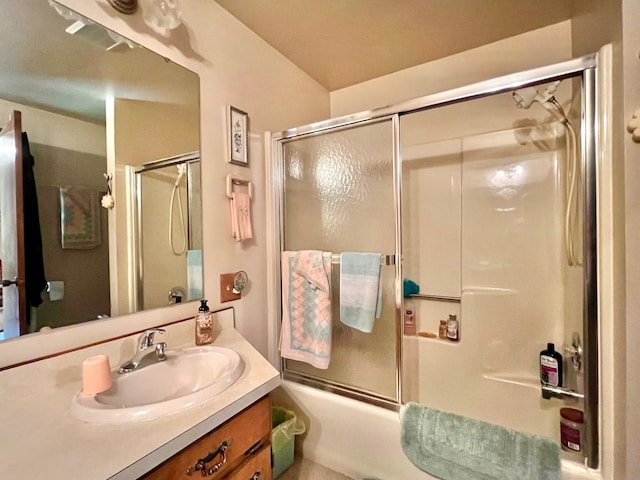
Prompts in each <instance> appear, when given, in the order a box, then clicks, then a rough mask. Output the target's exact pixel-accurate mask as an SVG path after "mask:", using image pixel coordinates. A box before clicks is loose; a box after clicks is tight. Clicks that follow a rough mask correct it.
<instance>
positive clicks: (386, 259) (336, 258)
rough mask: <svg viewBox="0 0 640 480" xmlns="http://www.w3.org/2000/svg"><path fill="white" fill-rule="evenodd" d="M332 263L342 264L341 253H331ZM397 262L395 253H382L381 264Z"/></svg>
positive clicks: (386, 264) (388, 264) (387, 264)
mask: <svg viewBox="0 0 640 480" xmlns="http://www.w3.org/2000/svg"><path fill="white" fill-rule="evenodd" d="M331 263H332V264H334V265H340V254H339V253H334V254H332V255H331ZM395 264H396V256H395V255H380V265H385V266H390V265H395Z"/></svg>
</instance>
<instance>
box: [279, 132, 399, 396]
mask: <svg viewBox="0 0 640 480" xmlns="http://www.w3.org/2000/svg"><path fill="white" fill-rule="evenodd" d="M284 158H285V182H284V204H285V208H284V249H285V250H322V251H325V252H333V253H337V254H339V253H342V252H379V253H381V254H383V255H385V254H393V253H394V252H395V216H394V196H393V195H394V194H393V162H392V159H393V157H392V131H391V122H390V121H384V122H378V123H373V124H367V125H364V126H358V127H354V128H349V129H343V130H340V131H335V132H330V133H324V134H320V135H316V136H310V137H305V138H301V139H297V140H294V141H291V142H288V143H286V144H285V146H284ZM339 268H340V266H339V265H337V264H334V265H333V270H332V285H333V288H332V292H333V295H332V307H333V347H332V352H331V362H330V365H329V369H327V370H319V369H316V368H314V367H312V366H310V365H307V364H305V363H301V362H295V361H290V360H287V362H286V368H287V370H289V371H294V372H299V373H304V374H307V375H312V376H315V377H320V378H322V379H326V380H329V381H332V382H336V383H339V384H342V385H347V386H351V387H355V388H358V389H361V390H365V391H369V392H373V393H375V394H377V395H380V396H384V397H388V398H392V399H393V398H395V397H396V393H395V390H396V387H395V385H396V323H395V322H396V312H395V297H394V295H395V294H394V269H393V267H388V266H383V267H382V269H381V279H382V284H383V295H382V298H383V308H382V317H381V318H379V319H377V320H376V321H375V325H374V328H373V331H372V332H371V333H362V332H360V331H358V330H354V329H352V328H349V327H347V326H345V325H343V324H342V323H341V322H340V319H339V283H340V277H339Z"/></svg>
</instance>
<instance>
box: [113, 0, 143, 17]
mask: <svg viewBox="0 0 640 480" xmlns="http://www.w3.org/2000/svg"><path fill="white" fill-rule="evenodd" d="M107 2H109V5H111V6H112V7H113V8H115V9H116V10H118V11H119V12H120V13H126V14H131V13H133V12H135V11H136V10H137V9H138V0H107Z"/></svg>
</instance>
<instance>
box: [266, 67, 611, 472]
mask: <svg viewBox="0 0 640 480" xmlns="http://www.w3.org/2000/svg"><path fill="white" fill-rule="evenodd" d="M597 68H598V56H597V55H596V54H592V55H587V56H584V57H581V58H577V59H574V60H570V61H567V62H563V63H559V64H555V65H549V66H545V67H541V68H536V69H532V70H527V71H523V72H518V73H514V74H511V75H506V76H502V77H497V78H494V79H491V80H487V81H483V82H478V83H474V84H471V85H467V86H463V87H459V88H455V89H451V90H447V91H443V92H439V93H435V94H431V95H426V96H423V97H419V98H417V99H413V100H410V101H407V102H403V103H400V104H397V105H393V106H389V107H384V108H380V109H375V110H369V111H365V112H361V113H357V114H353V115H347V116H343V117H339V118H333V119H329V120H326V121H323V122H317V123H313V124H310V125H306V126H302V127H297V128H292V129H289V130H285V131H282V132H278V133H273V134H272V135H271V138H270V140H271V141H270V143H269V145H268V147H267V154H269V152H270V153H271V155H270V157H271V159H272V162H269V163H268V164H267V185H268V189H269V191H268V196H267V208H268V209H269V211H270V212H271V213H272V215H273V218H275V219H276V223H277V225H274V226H272V227H270V229H269V232H268V233H269V238H268V245H267V248H268V254H269V257H268V269H269V272H268V274H269V280H270V281H269V282H268V298H269V302H270V305H269V320H270V322H269V323H270V328H271V329H272V330H271V331H270V348H271V349H272V350H271V361H272V363H274V365H277V364H278V363H279V364H280V368H281V371H282V372H283V377H284V378H285V379H290V380H293V381H296V382H299V383H304V384H307V385H312V386H314V387H316V388H321V389H323V390H327V391H330V392H334V393H337V394H340V395H344V396H348V397H351V398H356V399H359V400H362V401H364V402H367V403H370V404H373V405H378V406H383V407H385V408H390V409H394V410H398V409H399V408H400V405H401V404H402V371H401V365H402V348H403V347H402V322H401V306H402V295H401V292H402V278H401V262H397V264H396V278H395V287H396V319H397V322H396V331H397V335H396V342H397V345H396V351H397V359H396V399H387V398H380V397H379V396H377V395H376V394H375V393H374V394H372V393H371V392H364V391H358V390H356V389H354V388H352V387H350V386H348V385H341V384H336V383H335V382H327V381H324V380H323V379H321V378H314V377H309V376H305V375H301V374H298V373H290V372H287V371H285V368H284V362H283V361H278V358H277V339H278V338H279V335H280V320H281V316H280V315H281V309H282V305H281V295H280V281H281V278H280V271H279V258H280V253H281V252H282V250H283V244H282V242H283V238H284V235H283V234H284V230H283V228H284V225H283V214H284V212H283V181H282V180H283V178H284V159H283V154H282V152H283V145H284V144H285V143H286V142H288V141H290V140H293V139H296V138H300V137H303V136H307V135H318V134H321V133H324V132H329V131H333V130H335V129H340V128H347V127H352V126H356V125H359V124H364V123H366V122H372V121H376V120H380V119H383V118H391V119H392V123H393V128H394V136H393V143H394V144H393V155H394V159H393V164H394V167H393V168H394V190H395V195H396V198H395V208H396V225H395V236H396V258H402V255H401V246H402V231H401V218H402V216H401V213H402V205H401V200H400V199H401V195H400V193H401V191H402V181H401V180H402V178H401V177H402V176H401V173H400V172H401V161H402V158H401V151H400V144H399V119H400V117H401V116H402V115H405V114H409V113H414V112H419V111H423V110H429V109H434V108H438V107H442V106H446V105H452V104H456V103H461V102H465V101H467V100H473V99H478V98H483V97H487V96H491V95H495V94H498V93H504V92H507V91H513V90H516V89H518V88H523V87H528V86H535V85H538V84H543V83H547V82H551V81H556V80H563V79H568V78H580V79H581V80H582V93H581V104H582V109H581V110H582V111H581V114H582V118H581V120H582V123H581V127H582V128H581V134H580V162H581V166H582V169H583V172H584V182H583V185H582V189H583V190H582V194H583V199H584V202H583V212H582V213H583V219H584V221H583V231H582V237H583V246H584V247H583V268H584V274H583V299H584V300H583V301H584V305H583V335H584V407H585V416H586V418H587V419H588V420H587V422H586V432H585V436H586V442H585V443H586V445H587V450H586V457H587V460H586V461H587V466H588V467H590V468H598V466H599V464H600V453H599V452H600V436H599V432H600V421H599V403H600V401H599V358H600V352H599V345H600V326H599V297H598V265H599V261H598V238H597V220H598V219H597V164H596V162H597V151H598V145H597V141H598V140H597V135H596V132H597V126H598V118H599V117H598V112H597V103H596V76H597ZM268 140H269V139H267V141H268Z"/></svg>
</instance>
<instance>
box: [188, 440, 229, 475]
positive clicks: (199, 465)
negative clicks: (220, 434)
mask: <svg viewBox="0 0 640 480" xmlns="http://www.w3.org/2000/svg"><path fill="white" fill-rule="evenodd" d="M229 445H231V440H225V441H224V442H222V443H221V444H220V446H219V447H218V448H217V449H216V450H214V451H213V452H211V453H209V455H207V456H206V457H204V458H201V459H200V460H198V461H197V462H196V463H195V464H194V465H191V466H190V467H189V468H188V469H187V475H189V476H191V475H193V474H194V473H195V472H201V473H202V476H203V477H206V476H207V475H213V474H214V473H216V472H217V471H218V470H220V469H221V468H222V466H223V465H224V464H225V463H227V454H226V452H227V448H229ZM218 455H220V461H219V462H218V463H216V464H214V465H213V466H212V467H207V463H209V462H211V461H213V460H214V459H215V458H216V457H217V456H218Z"/></svg>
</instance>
